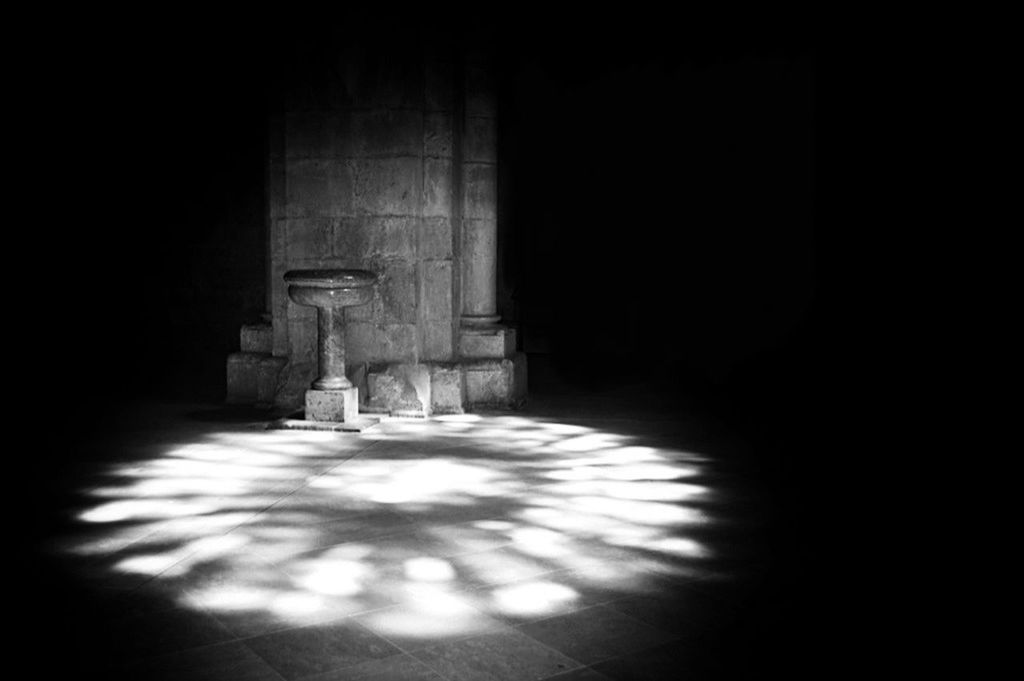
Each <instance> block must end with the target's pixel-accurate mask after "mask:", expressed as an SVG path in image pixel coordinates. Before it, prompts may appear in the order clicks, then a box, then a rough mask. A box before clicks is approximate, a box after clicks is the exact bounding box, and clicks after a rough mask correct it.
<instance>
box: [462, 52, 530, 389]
mask: <svg viewBox="0 0 1024 681" xmlns="http://www.w3.org/2000/svg"><path fill="white" fill-rule="evenodd" d="M495 75H496V74H495V69H494V65H493V64H490V63H488V60H487V58H486V56H484V55H483V54H481V53H473V52H469V53H468V54H467V55H466V56H465V61H464V62H463V67H462V93H461V95H462V96H461V98H459V102H460V104H461V107H462V111H460V112H458V121H459V123H460V125H458V126H457V128H458V133H459V135H458V145H457V146H458V151H459V155H460V158H459V160H458V163H459V191H460V197H459V201H458V204H457V205H458V208H459V209H460V216H459V217H460V221H459V222H460V226H461V235H460V239H459V246H460V249H461V250H460V253H459V258H460V262H461V271H460V273H461V278H460V285H461V286H460V290H459V299H460V301H461V310H460V315H459V329H458V355H459V364H460V368H461V371H462V373H463V376H464V385H465V398H464V401H465V404H466V406H467V407H468V408H470V409H474V408H482V407H499V408H506V407H510V406H516V405H518V404H520V403H521V402H522V401H523V399H524V398H525V392H526V355H524V354H523V353H521V352H516V334H515V330H514V329H510V328H508V327H506V326H504V325H502V324H499V323H498V322H499V320H500V316H499V315H498V305H497V283H498V135H497V117H498V110H497V109H498V107H497V99H498V98H497V94H498V93H497V83H496V80H495Z"/></svg>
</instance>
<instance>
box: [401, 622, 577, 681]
mask: <svg viewBox="0 0 1024 681" xmlns="http://www.w3.org/2000/svg"><path fill="white" fill-rule="evenodd" d="M413 655H414V656H415V657H416V658H417V659H419V660H421V661H422V662H424V663H425V664H426V665H427V666H429V667H430V668H432V669H433V670H435V671H436V672H438V673H439V674H440V675H441V676H442V677H444V678H446V679H449V681H524V680H525V679H542V678H544V677H546V676H552V675H553V674H556V673H558V672H562V671H568V670H570V669H575V668H577V667H580V666H581V665H580V664H579V663H578V662H576V661H575V660H572V659H570V658H568V657H566V656H564V655H562V654H561V653H559V652H557V651H555V650H552V649H551V648H548V647H547V646H544V645H541V644H540V643H538V642H537V641H535V640H533V639H531V638H530V637H528V636H525V635H524V634H522V633H520V632H518V631H515V630H511V631H502V632H496V633H490V634H483V635H481V636H475V637H473V638H468V639H463V640H460V641H455V642H452V643H446V644H442V645H437V646H431V647H429V648H425V649H423V650H420V651H418V652H415V653H413Z"/></svg>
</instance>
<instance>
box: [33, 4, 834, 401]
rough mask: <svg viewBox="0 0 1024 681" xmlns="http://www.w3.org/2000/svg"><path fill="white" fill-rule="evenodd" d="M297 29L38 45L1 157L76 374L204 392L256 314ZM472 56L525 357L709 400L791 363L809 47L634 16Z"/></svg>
mask: <svg viewBox="0 0 1024 681" xmlns="http://www.w3.org/2000/svg"><path fill="white" fill-rule="evenodd" d="M570 25H571V26H574V27H575V29H576V30H574V31H572V30H567V27H568V26H570ZM302 26H304V25H303V24H302V22H301V21H300V20H298V19H295V18H291V20H290V23H289V21H288V20H286V19H282V24H281V25H273V26H271V25H268V23H267V22H265V21H260V22H255V23H253V24H252V25H246V24H242V23H239V24H232V23H231V22H229V21H219V22H218V21H210V22H191V21H185V20H182V19H178V20H177V21H175V20H174V18H165V19H164V21H163V23H160V22H157V21H156V20H154V21H153V23H152V25H151V26H149V27H148V28H149V30H136V31H124V32H122V31H116V30H114V28H113V27H107V28H106V29H104V28H103V27H102V26H100V27H99V28H96V27H90V30H89V31H82V32H78V33H69V32H67V31H70V27H69V28H67V29H65V32H64V33H61V32H59V31H55V32H54V34H53V35H52V36H50V43H49V44H46V43H45V42H43V43H42V44H41V45H40V46H39V47H38V48H37V49H38V52H39V53H40V54H39V55H38V63H37V64H36V66H37V68H36V69H35V70H34V71H32V72H31V73H34V74H35V75H34V77H31V74H30V77H29V78H28V81H27V84H28V86H29V96H28V97H27V101H28V102H29V103H30V108H29V113H28V118H29V121H28V123H29V125H30V126H31V128H30V129H31V130H33V132H35V131H38V132H35V134H33V135H29V136H28V139H17V140H15V144H26V145H27V146H28V150H29V151H30V154H31V156H30V160H29V161H28V165H30V166H32V167H31V168H29V170H30V172H28V173H25V177H26V178H27V180H28V182H27V184H28V191H29V193H30V196H31V197H32V198H31V204H32V205H34V207H35V208H36V211H37V213H36V216H35V218H34V220H33V222H34V224H33V225H32V226H31V227H27V228H26V230H25V233H26V234H27V236H28V237H29V240H30V241H31V242H33V245H32V246H31V247H30V248H26V249H24V250H25V251H26V256H27V258H26V259H29V260H30V262H32V263H36V264H39V265H43V266H49V267H53V268H55V269H59V270H60V271H62V272H63V273H64V274H63V275H61V278H62V279H63V280H64V281H66V282H67V283H68V284H69V285H70V286H72V287H73V288H74V289H75V290H76V291H78V292H79V293H78V295H76V296H73V297H71V300H66V301H65V303H66V304H65V309H64V314H66V315H70V320H69V321H70V322H71V326H72V328H73V329H74V332H73V333H72V334H71V337H70V338H68V337H63V338H61V340H60V342H59V345H60V346H61V347H66V348H67V349H68V351H69V352H70V353H72V354H77V355H92V356H94V357H95V358H97V359H98V361H91V362H77V361H76V362H73V364H74V369H75V371H79V372H85V374H83V376H84V375H88V376H89V377H90V378H91V379H93V378H94V379H98V380H97V384H98V385H103V386H108V387H109V388H110V389H111V390H112V391H115V392H116V391H120V390H123V389H125V388H127V387H128V386H129V385H130V386H131V388H132V390H133V391H138V390H140V389H141V390H143V391H144V392H149V393H151V394H153V395H155V396H163V397H180V398H185V397H190V398H203V399H213V400H217V399H220V398H221V397H222V395H223V373H224V358H225V356H226V355H227V354H228V353H229V352H231V351H233V350H235V349H237V334H238V328H239V326H240V325H241V324H242V323H244V322H248V321H253V320H255V319H256V318H257V317H258V315H259V313H260V312H261V311H262V307H263V300H264V279H263V277H264V274H263V272H264V269H263V268H264V257H265V256H264V242H263V239H264V227H263V219H264V193H263V192H264V187H263V173H264V168H263V161H264V157H265V143H266V140H265V132H266V123H265V115H266V110H267V108H268V106H271V105H272V104H271V103H272V102H273V101H274V98H275V93H276V92H277V89H278V88H279V86H280V83H281V79H282V78H285V77H286V74H287V71H288V62H289V59H290V58H291V57H290V55H293V54H295V53H296V52H297V51H298V50H299V48H300V47H302V48H303V49H308V43H309V42H315V41H317V40H323V39H325V35H326V34H321V33H318V32H317V31H316V30H315V28H310V27H305V28H304V30H303V31H300V30H299V28H298V27H302ZM439 30H440V29H439V28H438V27H437V26H436V25H434V24H422V25H421V24H418V23H415V22H412V23H408V24H406V25H403V26H400V27H396V28H395V29H394V33H395V35H396V36H399V37H400V36H403V35H405V36H413V35H416V34H417V33H419V34H421V35H422V34H423V33H424V32H428V31H433V32H437V31H439ZM446 30H448V32H449V33H448V34H449V35H451V34H452V33H453V31H452V29H450V28H448V29H446ZM477 32H479V31H477ZM458 33H459V32H458V31H455V32H454V34H456V35H457V34H458ZM470 33H472V32H471V31H470ZM442 34H443V33H442ZM289 36H291V37H290V38H289ZM300 36H301V37H300ZM482 41H483V42H486V43H488V44H489V45H491V46H492V47H493V48H494V50H495V53H496V55H497V57H498V64H499V74H500V82H501V91H500V110H501V118H500V125H501V128H500V148H499V154H500V162H501V165H500V168H501V177H500V210H501V218H502V220H501V230H502V234H501V237H502V239H501V243H502V256H501V266H500V279H501V283H500V290H499V305H500V308H501V310H500V311H501V312H502V314H503V317H504V318H505V319H506V320H508V321H510V322H512V323H514V324H516V325H518V326H519V328H520V342H521V345H522V349H524V350H525V351H527V352H528V353H546V354H547V355H548V356H549V358H550V359H552V364H553V365H554V366H555V367H556V369H557V371H558V373H559V375H560V376H563V377H565V378H566V379H567V380H569V381H570V382H571V383H572V384H573V385H576V386H579V387H582V388H584V389H601V388H609V387H614V386H616V385H620V384H622V383H629V382H634V381H636V380H639V379H646V378H652V377H653V378H657V377H665V378H668V377H672V378H673V379H679V380H678V382H679V384H680V385H681V386H692V391H696V390H698V386H703V387H701V388H700V390H703V391H704V392H705V393H708V391H711V392H715V391H717V392H720V393H722V394H723V395H724V394H726V393H728V392H729V391H730V388H729V387H730V384H731V383H732V382H735V381H740V382H744V381H746V379H745V378H743V376H744V375H745V374H746V373H749V372H756V371H758V370H759V369H758V366H759V365H765V363H768V364H771V363H774V362H782V363H791V364H792V367H791V368H792V370H793V371H794V372H799V371H801V370H802V368H805V367H804V366H803V365H804V364H805V362H804V361H803V360H804V359H806V358H807V356H808V355H807V353H808V352H810V351H813V349H814V347H815V345H814V342H813V341H812V340H811V336H812V334H813V331H814V329H813V326H814V323H815V319H816V315H817V314H819V312H820V310H819V307H820V295H819V294H820V292H819V290H818V288H819V287H818V283H817V271H816V270H817V267H818V265H817V264H816V262H815V248H816V245H815V239H816V236H815V232H814V226H813V159H812V153H813V79H814V57H813V50H812V46H811V44H810V42H809V40H808V39H806V38H805V37H803V36H801V34H799V33H798V32H796V31H794V30H789V31H788V32H787V31H781V30H778V29H774V28H773V29H768V28H765V29H764V30H762V31H759V32H748V33H743V32H740V31H734V32H715V31H709V32H708V33H704V32H703V31H701V30H699V29H698V28H691V29H690V30H689V31H688V32H687V31H680V30H679V29H678V27H677V26H675V25H674V24H663V23H660V22H659V21H658V20H657V18H651V19H647V20H634V21H632V22H630V21H622V22H618V21H607V22H605V23H603V24H598V25H596V26H584V25H582V24H573V23H562V24H555V25H548V26H547V27H546V28H545V25H544V24H543V23H538V24H537V25H536V26H534V25H533V24H531V30H529V31H527V30H525V29H522V28H521V27H517V26H516V25H514V24H513V26H511V27H508V28H506V29H504V30H493V29H491V33H490V34H489V37H486V38H484V39H483V40H482ZM26 264H29V263H26ZM598 367H599V368H598ZM787 371H788V370H787ZM93 372H97V374H96V375H95V376H93V375H92V374H93ZM140 375H145V376H146V380H144V381H140V380H139V378H140ZM758 382H759V381H752V383H751V385H749V386H746V387H749V388H751V389H753V388H754V384H755V383H758ZM778 387H780V386H778V385H777V384H776V385H775V386H774V388H778ZM683 389H684V390H687V389H689V388H686V387H684V388H683ZM732 392H733V393H735V394H736V395H737V396H738V395H739V394H740V393H742V392H743V391H742V390H741V391H737V390H733V391H732ZM709 394H710V393H709Z"/></svg>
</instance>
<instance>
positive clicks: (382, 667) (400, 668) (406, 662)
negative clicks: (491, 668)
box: [302, 654, 447, 681]
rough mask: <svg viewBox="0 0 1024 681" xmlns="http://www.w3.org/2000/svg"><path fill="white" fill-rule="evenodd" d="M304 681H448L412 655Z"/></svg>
mask: <svg viewBox="0 0 1024 681" xmlns="http://www.w3.org/2000/svg"><path fill="white" fill-rule="evenodd" d="M302 681H447V680H446V679H445V678H444V677H442V676H440V675H438V674H437V672H435V671H433V670H432V669H430V667H428V666H427V665H425V664H423V663H422V662H420V661H419V660H417V659H416V658H414V657H412V656H411V655H404V654H403V655H393V656H392V657H385V658H382V659H380V660H369V661H367V662H360V663H359V664H356V665H352V666H351V667H345V668H344V669H336V670H334V671H332V672H327V673H326V674H317V675H316V676H310V677H306V678H305V679H302Z"/></svg>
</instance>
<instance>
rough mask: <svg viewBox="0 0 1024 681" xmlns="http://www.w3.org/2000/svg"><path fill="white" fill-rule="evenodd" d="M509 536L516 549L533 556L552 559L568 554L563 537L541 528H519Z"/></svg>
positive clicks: (560, 534)
mask: <svg viewBox="0 0 1024 681" xmlns="http://www.w3.org/2000/svg"><path fill="white" fill-rule="evenodd" d="M510 536H511V538H512V541H513V543H514V544H515V545H516V548H518V549H519V550H520V551H522V552H523V553H529V554H530V555H533V556H545V557H554V556H561V555H564V554H566V553H569V552H570V549H569V547H568V546H566V543H567V542H566V538H565V535H563V534H562V533H560V532H554V531H553V530H549V529H546V528H543V527H521V528H518V529H516V530H513V531H512V532H511V533H510Z"/></svg>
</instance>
